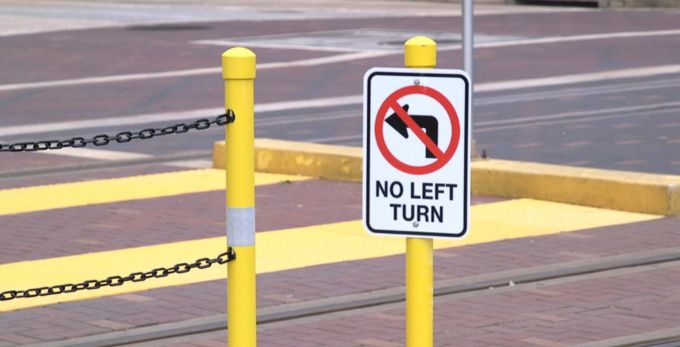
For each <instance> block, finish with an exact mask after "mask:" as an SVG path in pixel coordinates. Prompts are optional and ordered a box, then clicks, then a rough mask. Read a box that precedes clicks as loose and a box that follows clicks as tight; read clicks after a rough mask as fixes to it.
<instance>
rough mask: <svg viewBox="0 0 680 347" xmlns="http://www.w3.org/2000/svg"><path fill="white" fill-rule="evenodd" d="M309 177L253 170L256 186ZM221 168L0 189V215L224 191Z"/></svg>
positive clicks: (224, 183) (223, 174)
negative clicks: (255, 171) (0, 202)
mask: <svg viewBox="0 0 680 347" xmlns="http://www.w3.org/2000/svg"><path fill="white" fill-rule="evenodd" d="M303 179H308V177H303V176H291V175H279V174H267V173H256V174H255V185H265V184H273V183H279V182H282V181H296V180H303ZM225 185H226V178H225V173H224V170H217V169H202V170H187V171H177V172H170V173H161V174H154V175H145V176H135V177H124V178H113V179H105V180H95V181H86V182H76V183H63V184H54V185H46V186H37V187H28V188H16V189H7V190H0V201H4V202H11V203H3V204H0V216H2V215H9V214H17V213H26V212H37V211H44V210H52V209H58V208H66V207H76V206H86V205H94V204H105V203H112V202H120V201H129V200H140V199H150V198H159V197H164V196H174V195H181V194H188V193H201V192H207V191H213V190H224V189H225Z"/></svg>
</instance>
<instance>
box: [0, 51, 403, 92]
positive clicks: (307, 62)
mask: <svg viewBox="0 0 680 347" xmlns="http://www.w3.org/2000/svg"><path fill="white" fill-rule="evenodd" d="M390 54H392V53H391V52H382V51H362V52H351V53H346V54H338V55H333V56H329V57H321V58H311V59H302V60H294V61H283V62H273V63H263V64H258V65H257V70H269V69H280V68H289V67H303V66H316V65H324V64H334V63H340V62H343V61H352V60H357V59H367V58H375V57H380V56H384V55H390ZM221 73H222V68H221V67H209V68H200V69H188V70H176V71H163V72H149V73H138V74H126V75H112V76H100V77H86V78H76V79H67V80H56V81H44V82H29V83H14V84H4V85H0V91H12V90H26V89H38V88H52V87H67V86H79V85H87V84H98V83H111V82H127V81H136V80H148V79H156V78H175V77H187V76H200V75H215V76H219V75H220V74H221Z"/></svg>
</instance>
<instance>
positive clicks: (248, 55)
mask: <svg viewBox="0 0 680 347" xmlns="http://www.w3.org/2000/svg"><path fill="white" fill-rule="evenodd" d="M222 78H224V79H225V80H252V79H255V53H253V51H251V50H249V49H248V48H243V47H234V48H230V49H228V50H227V51H225V52H224V53H222Z"/></svg>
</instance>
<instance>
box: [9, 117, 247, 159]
mask: <svg viewBox="0 0 680 347" xmlns="http://www.w3.org/2000/svg"><path fill="white" fill-rule="evenodd" d="M234 119H236V116H235V115H234V111H232V110H227V112H226V113H225V114H222V115H219V116H217V117H216V118H215V119H213V120H209V119H205V118H203V119H198V120H196V121H194V122H192V123H179V124H175V125H171V126H167V127H164V128H147V129H144V130H141V131H138V132H132V131H123V132H120V133H118V134H116V135H106V134H102V135H97V136H94V137H92V138H89V139H86V138H83V137H74V138H71V139H70V140H46V141H33V142H20V143H12V144H2V143H0V152H36V151H45V150H48V149H62V148H68V147H73V148H79V147H85V146H87V145H89V144H93V145H95V146H105V145H108V144H110V143H112V142H117V143H126V142H130V141H132V140H137V139H141V140H148V139H151V138H154V137H156V136H163V135H170V134H183V133H186V132H189V130H192V129H196V130H205V129H208V128H210V126H212V125H217V126H223V125H226V124H229V123H232V122H233V121H234Z"/></svg>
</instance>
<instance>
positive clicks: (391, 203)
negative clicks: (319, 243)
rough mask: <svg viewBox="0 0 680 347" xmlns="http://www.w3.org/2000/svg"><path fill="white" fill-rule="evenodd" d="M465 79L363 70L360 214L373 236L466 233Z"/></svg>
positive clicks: (454, 74) (446, 73) (454, 73)
mask: <svg viewBox="0 0 680 347" xmlns="http://www.w3.org/2000/svg"><path fill="white" fill-rule="evenodd" d="M469 104H470V82H469V78H468V76H467V75H466V74H465V72H463V71H459V70H439V69H394V68H373V69H370V70H369V71H368V72H366V74H365V75H364V189H363V214H364V224H365V226H366V228H367V229H368V230H369V231H370V232H373V233H379V234H397V235H407V236H418V237H453V238H458V237H462V236H463V235H465V233H466V232H467V230H468V224H469V216H468V215H469V194H470V193H469V191H470V189H469V185H470V180H469V177H470V175H469V171H470V167H469V166H470V165H469V158H470V153H469V152H470V148H469V147H470V145H469V140H470V134H469V132H470V130H469V124H470V119H469V118H470V117H469V114H470V112H469Z"/></svg>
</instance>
